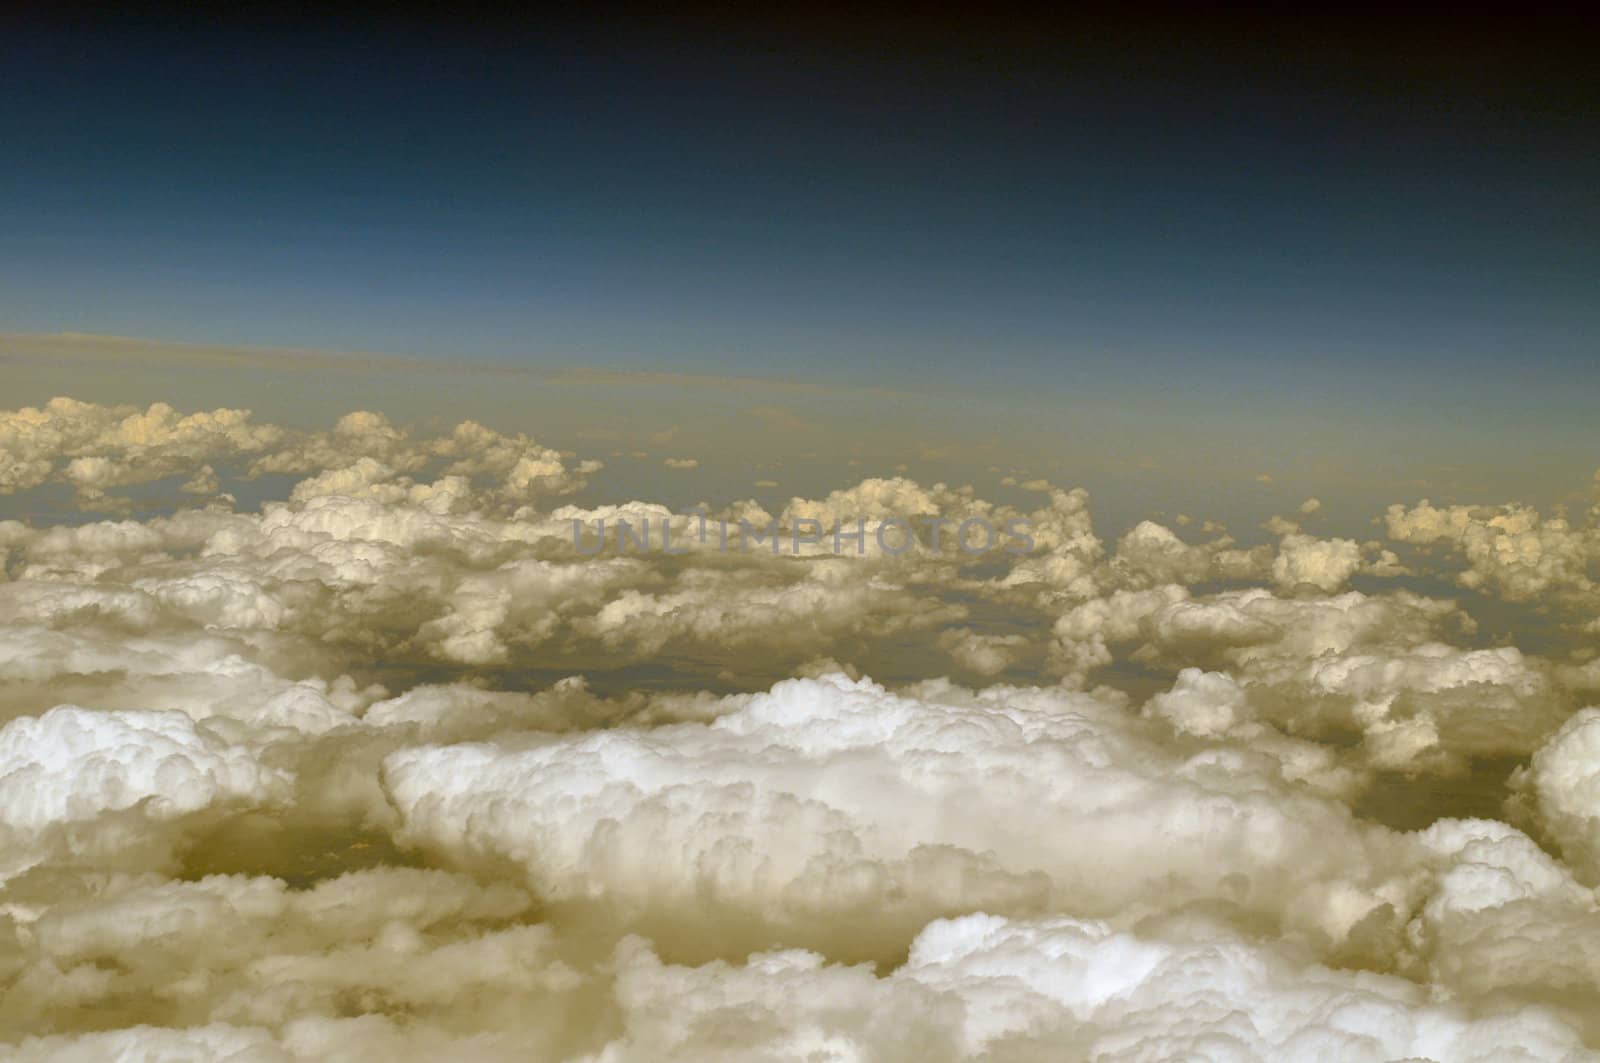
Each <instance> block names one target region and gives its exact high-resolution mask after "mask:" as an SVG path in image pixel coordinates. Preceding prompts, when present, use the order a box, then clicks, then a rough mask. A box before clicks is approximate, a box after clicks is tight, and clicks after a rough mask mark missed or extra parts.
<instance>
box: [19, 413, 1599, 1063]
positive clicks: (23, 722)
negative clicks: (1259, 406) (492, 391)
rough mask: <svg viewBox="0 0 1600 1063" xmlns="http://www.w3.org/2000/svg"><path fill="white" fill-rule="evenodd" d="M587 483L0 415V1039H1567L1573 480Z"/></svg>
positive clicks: (1374, 1046) (840, 1054)
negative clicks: (733, 492) (623, 529)
mask: <svg viewBox="0 0 1600 1063" xmlns="http://www.w3.org/2000/svg"><path fill="white" fill-rule="evenodd" d="M676 464H678V465H681V466H686V465H687V463H686V462H683V461H677V462H676ZM599 472H600V466H599V465H598V463H596V462H592V461H587V460H584V459H582V458H580V457H575V456H573V455H571V454H567V453H564V452H561V451H558V450H556V449H553V448H551V447H550V446H548V445H546V444H545V443H541V442H538V441H536V440H535V439H534V438H533V437H531V436H529V435H527V434H524V433H520V432H500V431H496V430H494V429H491V428H488V427H486V426H483V425H481V424H478V423H476V422H473V421H464V422H462V423H460V424H458V425H456V426H454V427H451V428H448V429H445V430H443V431H442V432H436V433H429V432H419V431H416V430H414V429H411V428H408V427H405V426H401V425H396V424H393V423H391V422H390V421H389V420H388V419H386V418H385V417H383V416H382V415H381V414H377V413H372V412H356V413H352V414H349V415H347V416H345V417H344V418H342V419H340V420H339V421H338V422H337V423H336V424H335V425H334V426H333V427H331V428H328V429H326V430H317V431H302V430H298V429H289V428H284V427H280V426H274V425H266V424H258V423H256V422H255V421H254V420H253V419H252V418H251V416H250V415H249V414H248V413H246V412H244V411H240V410H216V411H211V412H202V413H191V414H182V413H179V412H178V411H175V410H173V409H171V408H169V407H167V406H164V405H161V404H157V405H156V406H152V407H150V408H148V409H145V410H138V409H133V408H122V407H104V406H96V405H93V404H87V403H78V402H74V401H71V400H65V399H62V400H56V401H54V402H51V403H49V404H47V405H46V406H45V407H44V408H42V409H23V410H17V411H11V412H9V413H3V414H0V494H6V495H14V496H17V497H18V498H19V499H20V500H21V501H22V503H24V504H23V505H22V506H20V507H19V508H18V509H17V510H16V511H17V512H19V513H26V512H37V511H38V508H49V507H38V508H35V507H31V506H30V505H28V504H27V503H28V502H29V501H30V500H33V499H38V498H51V499H54V500H55V501H54V502H53V503H52V505H54V506H58V505H59V500H60V499H61V498H62V497H65V494H66V491H64V489H67V490H70V494H71V496H72V498H73V499H74V500H75V501H76V503H77V504H78V505H79V507H80V508H81V509H83V510H85V511H87V512H86V514H85V517H84V519H69V520H65V521H63V522H60V523H54V524H50V523H39V522H36V521H34V520H3V521H0V1045H4V1046H6V1047H5V1048H4V1049H3V1051H0V1055H4V1056H5V1058H8V1059H9V1058H15V1059H22V1060H52V1061H55V1060H101V1059H130V1060H133V1059H139V1060H145V1059H160V1060H165V1059H173V1060H178V1059H182V1060H209V1059H228V1060H241V1061H256V1060H262V1061H267V1060H270V1061H285V1060H294V1061H301V1060H328V1059H332V1060H352V1061H354V1060H365V1059H373V1058H392V1059H440V1058H448V1059H462V1060H506V1061H510V1060H519V1061H520V1060H526V1059H529V1058H539V1059H560V1060H584V1061H591V1063H624V1061H630V1060H646V1059H648V1060H672V1059H682V1060H697V1061H698V1060H715V1059H728V1060H734V1059H738V1060H748V1059H773V1060H778V1059H784V1060H787V1059H818V1060H851V1059H882V1060H891V1061H892V1060H898V1059H908V1060H909V1059H936V1060H942V1059H948V1060H957V1059H970V1058H984V1059H993V1060H1018V1061H1021V1060H1035V1059H1044V1058H1051V1059H1056V1058H1074V1059H1075V1058H1084V1059H1096V1060H1108V1061H1109V1060H1129V1061H1133V1060H1140V1061H1145V1060H1165V1059H1206V1058H1209V1059H1230V1060H1285V1059H1311V1058H1317V1059H1373V1060H1399V1059H1435V1060H1441V1061H1443V1060H1483V1061H1489V1060H1515V1059H1527V1060H1580V1059H1592V1058H1596V1054H1595V1053H1596V1049H1597V1048H1600V1018H1597V1016H1600V1007H1596V1004H1597V1003H1600V995H1597V988H1596V987H1597V986H1600V899H1597V897H1596V894H1595V887H1596V885H1597V884H1600V773H1597V771H1596V769H1595V765H1596V764H1597V763H1600V710H1597V709H1596V708H1594V707H1592V706H1594V705H1596V704H1600V657H1597V656H1596V654H1595V652H1594V647H1593V646H1592V645H1591V643H1592V635H1593V633H1594V632H1595V631H1596V630H1600V622H1597V617H1600V603H1597V601H1596V598H1595V585H1594V582H1593V580H1594V578H1595V575H1596V573H1595V570H1594V564H1595V561H1596V558H1597V552H1596V551H1597V548H1596V541H1597V540H1596V533H1595V531H1594V528H1595V526H1596V520H1595V515H1594V514H1592V513H1591V514H1590V515H1589V516H1588V517H1587V518H1586V520H1585V522H1581V523H1580V522H1578V521H1569V520H1568V519H1567V518H1566V517H1565V516H1557V517H1548V518H1547V517H1543V516H1541V515H1539V514H1537V513H1536V512H1534V511H1533V510H1531V509H1529V508H1527V507H1524V506H1519V505H1515V504H1510V505H1503V506H1488V507H1477V506H1450V507H1445V508H1436V507H1434V506H1432V505H1430V504H1428V503H1426V502H1424V503H1420V504H1418V505H1414V506H1407V505H1398V506H1395V507H1393V508H1391V509H1390V510H1389V512H1388V514H1387V518H1386V520H1387V530H1388V534H1389V537H1390V539H1391V540H1392V543H1393V546H1394V549H1393V550H1390V549H1387V548H1385V547H1384V546H1383V545H1382V544H1380V543H1376V542H1364V541H1359V540H1357V539H1354V538H1341V537H1337V536H1323V535H1319V534H1314V533H1312V532H1310V531H1307V530H1306V525H1308V524H1311V523H1312V522H1313V521H1320V520H1323V519H1325V517H1324V515H1323V513H1322V508H1321V506H1320V505H1316V504H1312V502H1307V503H1306V504H1304V505H1302V506H1301V507H1299V510H1298V511H1297V512H1295V513H1293V514H1290V515H1289V516H1286V517H1277V518H1274V519H1273V520H1271V521H1269V522H1267V524H1266V525H1265V528H1266V531H1267V533H1268V537H1267V538H1265V539H1263V540H1261V541H1256V542H1253V543H1242V542H1239V541H1237V540H1235V539H1234V538H1233V537H1232V536H1230V535H1229V534H1227V532H1226V531H1225V530H1223V529H1221V528H1219V527H1217V526H1214V525H1205V526H1203V527H1201V528H1200V532H1199V538H1196V537H1195V536H1193V535H1190V536H1189V538H1185V537H1184V535H1180V534H1179V532H1178V531H1174V530H1173V529H1171V528H1168V527H1166V526H1164V525H1162V524H1158V523H1156V522H1154V521H1142V522H1138V523H1135V524H1134V525H1133V526H1132V527H1131V528H1129V529H1128V530H1126V531H1125V532H1122V533H1121V534H1120V535H1114V536H1110V537H1106V538H1102V535H1101V533H1100V532H1098V531H1097V530H1096V528H1095V524H1094V521H1093V519H1092V515H1091V507H1090V499H1089V497H1088V495H1087V493H1086V492H1084V491H1082V490H1081V489H1065V488H1060V487H1057V486H1055V485H1053V484H1050V483H1048V482H1045V481H1042V480H1029V481H1027V482H1026V483H1015V482H1013V483H1012V484H1011V485H1010V486H1011V487H1012V488H1014V490H1015V493H1014V494H1013V495H1012V496H1011V497H1013V498H1018V497H1020V498H1022V499H1024V500H1025V501H1024V503H1023V504H1020V505H1018V504H1012V503H1003V502H996V501H991V500H989V499H986V498H984V497H983V495H982V494H980V492H979V491H978V490H976V489H975V488H973V487H970V486H952V485H949V484H944V483H934V484H924V483H919V482H917V481H914V480H912V479H909V478H907V477H905V476H896V477H885V478H868V479H864V480H861V481H859V482H857V483H855V484H853V485H848V484H847V485H844V486H841V487H839V488H838V489H836V490H834V491H832V492H830V493H828V494H826V495H824V496H823V497H820V498H804V497H795V498H791V499H790V500H788V501H787V502H786V503H783V504H781V505H778V506H775V507H774V511H769V510H768V509H766V508H764V507H763V506H762V505H761V504H759V503H758V502H756V501H754V500H730V501H725V502H723V503H721V507H722V508H720V509H717V508H714V507H712V506H710V505H708V506H706V507H705V517H704V520H705V522H706V523H705V524H702V523H701V517H700V516H699V515H697V514H691V513H683V512H674V511H673V510H671V509H669V508H667V507H666V506H663V505H661V504H659V503H656V502H652V501H649V500H635V501H626V502H620V503H602V502H596V501H594V500H593V499H592V498H590V497H588V496H587V495H585V494H584V491H585V488H586V485H587V483H588V482H589V480H590V479H591V478H592V477H594V476H595V474H597V473H599ZM746 472H747V473H748V472H749V470H746ZM263 495H266V496H268V497H265V498H262V496H263ZM241 498H242V499H255V500H256V501H251V502H250V503H249V504H248V505H241V503H240V502H239V499H241ZM108 510H109V511H116V512H117V516H116V519H99V518H100V517H103V516H104V515H105V513H104V511H108ZM741 520H742V521H744V522H745V523H746V524H748V525H750V526H752V527H755V528H759V529H761V530H762V532H763V534H764V535H770V534H772V533H773V532H776V540H777V542H778V544H779V546H780V547H781V549H777V550H774V549H773V548H772V542H773V540H772V539H764V540H763V541H761V542H760V543H758V544H756V546H755V547H754V548H748V547H747V548H741V546H740V544H739V543H738V542H737V541H736V542H735V543H734V544H733V545H732V546H731V547H729V548H727V549H724V548H723V547H722V545H721V544H720V543H719V541H718V533H717V531H716V530H715V529H717V528H718V527H719V525H720V524H721V522H723V521H728V522H730V523H731V524H732V525H733V526H734V527H735V528H738V526H739V522H740V521H741ZM602 521H604V522H606V523H607V526H608V527H609V528H610V529H611V531H612V533H613V534H614V533H615V530H616V527H617V523H618V522H619V521H625V522H628V523H629V524H630V527H631V528H632V529H634V530H638V529H639V528H642V527H644V526H646V525H648V526H649V527H650V529H651V534H652V535H653V536H654V540H653V542H652V549H650V550H631V551H630V550H622V549H619V548H617V547H616V540H615V539H613V540H612V545H611V546H610V547H608V548H601V549H598V550H596V549H595V546H596V545H597V544H596V542H595V541H594V538H598V537H597V536H596V537H594V538H592V539H590V540H589V541H587V542H586V541H585V540H584V539H583V537H582V536H581V535H579V536H578V537H577V538H576V539H575V537H574V525H575V524H576V525H577V526H578V530H579V531H580V532H581V531H582V530H583V529H589V530H590V531H591V532H593V531H595V530H597V529H598V527H599V525H600V523H601V522H602ZM835 522H845V523H847V524H849V525H850V527H849V528H848V529H847V530H848V531H849V533H850V536H847V538H846V541H845V544H844V545H845V548H843V549H836V548H835V544H834V543H832V542H831V541H830V538H831V537H830V535H828V534H826V533H825V532H826V531H828V530H831V529H832V527H833V525H834V524H835ZM858 522H859V523H858ZM898 522H905V523H906V524H907V525H909V527H908V528H900V527H896V528H895V530H894V531H893V534H892V535H891V536H889V537H887V538H886V537H884V536H882V535H880V534H879V533H880V530H883V529H886V528H888V527H889V526H890V525H897V524H898ZM963 522H968V526H969V529H970V527H971V526H973V525H974V524H978V525H987V526H990V527H993V528H997V529H1006V528H1007V527H1008V526H1009V527H1013V528H1016V529H1018V530H1019V531H1021V532H1023V533H1024V534H1021V535H1016V536H1011V537H1010V538H1009V540H1008V541H1009V543H1010V544H1011V545H1012V546H1013V547H1014V548H1012V549H1004V548H997V549H993V550H989V551H985V552H981V553H979V554H973V553H970V552H968V551H967V550H964V549H963V543H962V541H961V536H962V534H963V533H962V531H961V529H962V526H963ZM1189 523H1191V522H1188V521H1182V520H1180V521H1179V522H1178V524H1179V526H1180V528H1186V527H1187V525H1188V524H1189ZM667 526H670V542H671V543H672V544H673V549H672V550H671V551H668V550H667V549H665V543H664V542H663V540H662V531H661V529H662V528H663V527H667ZM707 527H709V528H711V529H712V530H711V531H710V532H709V534H706V533H704V532H703V529H704V528H707ZM819 527H820V528H821V529H824V530H825V532H824V533H822V534H819V532H818V528H819ZM858 528H859V529H860V530H859V532H857V529H858ZM1185 534H1188V533H1187V532H1185ZM906 536H911V537H912V538H910V539H907V538H905V537H906ZM1191 539H1195V541H1191ZM1395 551H1400V552H1402V553H1404V555H1405V556H1404V559H1403V560H1402V557H1401V556H1398V555H1397V553H1396V552H1395ZM1456 558H1460V559H1461V560H1460V561H1459V562H1457V561H1456V560H1455V559H1456ZM1441 559H1442V561H1443V565H1444V569H1443V570H1442V571H1441V570H1440V569H1439V568H1437V567H1433V566H1436V565H1437V564H1438V563H1439V562H1440V560H1441ZM1441 576H1443V577H1445V580H1446V581H1447V580H1451V579H1453V580H1454V581H1455V582H1456V583H1458V584H1459V585H1460V587H1461V591H1462V597H1460V598H1459V599H1456V598H1447V597H1440V596H1438V590H1437V588H1438V587H1440V586H1449V585H1450V584H1449V583H1448V582H1445V581H1441V579H1440V577H1441ZM1529 603H1533V604H1535V605H1537V606H1538V609H1539V611H1538V612H1537V613H1530V615H1536V616H1537V617H1538V618H1539V621H1538V623H1539V625H1540V626H1539V628H1538V630H1537V631H1536V632H1534V631H1532V630H1531V628H1530V629H1528V634H1529V636H1530V637H1529V638H1528V639H1527V640H1522V639H1519V638H1517V637H1514V636H1517V635H1519V634H1522V633H1523V632H1522V630H1521V629H1517V628H1516V627H1515V626H1513V627H1512V628H1511V630H1510V636H1511V637H1508V634H1507V620H1506V618H1507V617H1511V618H1513V620H1515V619H1516V618H1518V617H1520V616H1521V615H1523V614H1522V613H1520V612H1518V610H1527V609H1529ZM1530 623H1531V622H1530ZM873 677H875V678H873Z"/></svg>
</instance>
